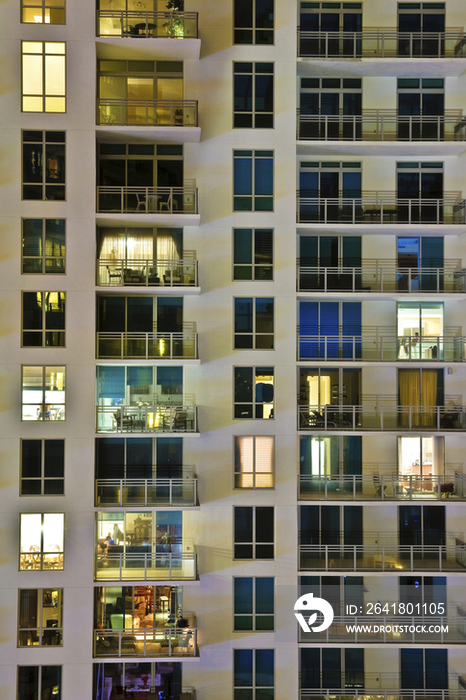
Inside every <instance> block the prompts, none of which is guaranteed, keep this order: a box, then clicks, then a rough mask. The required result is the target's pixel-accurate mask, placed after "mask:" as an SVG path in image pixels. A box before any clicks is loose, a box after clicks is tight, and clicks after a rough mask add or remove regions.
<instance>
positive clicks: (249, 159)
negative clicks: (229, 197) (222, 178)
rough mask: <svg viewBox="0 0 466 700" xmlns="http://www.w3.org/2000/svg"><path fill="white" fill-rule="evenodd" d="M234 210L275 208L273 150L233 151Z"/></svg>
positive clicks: (270, 209) (269, 209)
mask: <svg viewBox="0 0 466 700" xmlns="http://www.w3.org/2000/svg"><path fill="white" fill-rule="evenodd" d="M233 171H234V173H233V194H234V198H233V210H234V211H272V210H273V151H233Z"/></svg>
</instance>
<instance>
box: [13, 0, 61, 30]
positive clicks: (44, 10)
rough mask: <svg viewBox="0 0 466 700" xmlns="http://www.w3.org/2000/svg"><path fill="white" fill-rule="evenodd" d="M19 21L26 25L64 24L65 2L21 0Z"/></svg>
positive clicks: (57, 0)
mask: <svg viewBox="0 0 466 700" xmlns="http://www.w3.org/2000/svg"><path fill="white" fill-rule="evenodd" d="M21 21H22V22H25V23H26V24H65V0H23V2H22V3H21Z"/></svg>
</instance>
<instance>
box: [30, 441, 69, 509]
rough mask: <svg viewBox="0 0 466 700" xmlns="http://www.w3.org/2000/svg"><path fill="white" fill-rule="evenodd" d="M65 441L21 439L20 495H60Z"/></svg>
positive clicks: (62, 485)
mask: <svg viewBox="0 0 466 700" xmlns="http://www.w3.org/2000/svg"><path fill="white" fill-rule="evenodd" d="M64 469H65V441H64V440H22V441H21V480H20V484H21V489H20V493H21V496H62V495H63V493H64V483H65V479H64V476H65V474H64Z"/></svg>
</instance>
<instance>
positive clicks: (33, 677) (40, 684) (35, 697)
mask: <svg viewBox="0 0 466 700" xmlns="http://www.w3.org/2000/svg"><path fill="white" fill-rule="evenodd" d="M61 687H62V686H61V666H18V700H45V698H53V700H62V693H61Z"/></svg>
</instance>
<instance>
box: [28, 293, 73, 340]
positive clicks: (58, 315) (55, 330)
mask: <svg viewBox="0 0 466 700" xmlns="http://www.w3.org/2000/svg"><path fill="white" fill-rule="evenodd" d="M65 298H66V293H65V292H23V335H22V345H23V347H37V348H46V347H64V345H65Z"/></svg>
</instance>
